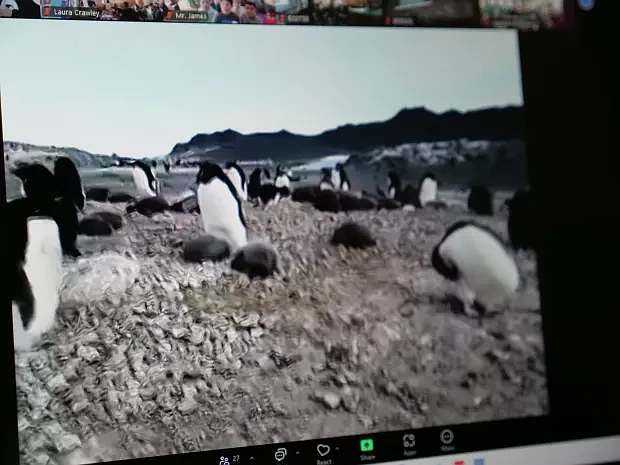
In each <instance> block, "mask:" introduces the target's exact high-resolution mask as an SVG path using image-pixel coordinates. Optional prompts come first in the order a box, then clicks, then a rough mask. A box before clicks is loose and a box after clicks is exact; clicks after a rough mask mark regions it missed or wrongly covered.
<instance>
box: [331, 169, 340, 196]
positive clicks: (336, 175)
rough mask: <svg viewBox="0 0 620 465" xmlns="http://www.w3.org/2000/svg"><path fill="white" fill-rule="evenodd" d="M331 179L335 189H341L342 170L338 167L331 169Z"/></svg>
mask: <svg viewBox="0 0 620 465" xmlns="http://www.w3.org/2000/svg"><path fill="white" fill-rule="evenodd" d="M336 166H337V165H336ZM330 180H331V182H332V186H334V189H336V190H339V189H340V182H341V180H340V171H339V170H338V169H337V168H336V167H335V168H332V169H331V170H330Z"/></svg>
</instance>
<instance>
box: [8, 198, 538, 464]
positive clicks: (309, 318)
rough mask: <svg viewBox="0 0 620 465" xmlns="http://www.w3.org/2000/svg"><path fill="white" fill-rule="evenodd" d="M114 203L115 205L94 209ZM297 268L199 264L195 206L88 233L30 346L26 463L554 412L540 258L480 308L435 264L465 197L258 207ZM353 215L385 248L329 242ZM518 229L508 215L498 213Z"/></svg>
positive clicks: (285, 263)
mask: <svg viewBox="0 0 620 465" xmlns="http://www.w3.org/2000/svg"><path fill="white" fill-rule="evenodd" d="M101 208H108V209H109V208H113V207H112V206H109V205H108V206H106V205H103V204H93V203H90V204H89V205H88V209H90V210H93V209H95V210H96V209H101ZM246 216H247V218H248V222H249V226H250V235H251V237H253V238H256V239H260V240H265V241H268V242H271V243H272V244H274V245H275V247H276V248H277V250H278V252H279V254H280V259H281V268H282V271H281V274H280V275H277V276H275V277H273V278H269V279H266V280H264V281H253V282H251V281H250V280H249V279H248V278H247V277H246V276H244V275H241V274H238V273H236V272H232V271H230V268H229V266H228V264H227V263H226V262H223V263H220V264H205V265H202V266H201V265H194V264H186V263H184V262H183V261H182V259H181V247H180V246H181V244H182V243H183V241H184V240H186V239H188V238H190V237H194V236H196V235H197V234H199V233H200V224H199V218H198V216H196V215H193V214H168V213H166V214H162V215H159V216H157V217H154V218H152V219H148V218H145V217H142V216H139V215H137V216H131V217H130V218H128V220H127V224H126V225H125V226H124V228H123V229H121V230H120V231H119V232H118V233H117V234H116V235H115V236H113V237H110V238H96V239H94V238H82V237H81V238H80V240H79V247H80V248H81V249H82V251H83V252H84V253H85V257H83V258H82V259H81V260H79V261H77V262H67V263H66V269H67V278H66V282H65V288H64V290H63V293H62V299H63V304H62V308H61V309H59V312H58V323H57V326H56V328H55V329H54V330H53V331H52V332H51V333H49V334H48V335H47V336H46V338H45V340H44V341H43V343H42V345H41V346H40V347H38V348H37V349H35V350H34V351H32V352H31V353H28V354H18V355H16V363H17V374H16V376H17V384H18V409H19V431H20V449H21V454H22V460H23V462H22V463H24V464H32V465H43V464H61V463H62V464H69V463H84V462H86V461H97V460H113V459H122V458H130V457H140V456H147V455H159V454H169V453H174V452H181V451H184V452H186V451H194V450H201V449H215V448H224V447H234V446H244V445H251V444H257V443H270V442H279V441H289V440H300V439H310V438H318V437H328V436H337V435H346V434H357V433H362V432H372V431H384V430H398V429H405V428H411V427H414V428H419V427H424V426H431V425H438V424H447V423H461V422H475V421H483V420H491V419H499V418H506V417H523V416H530V415H539V414H543V413H545V412H546V409H547V401H546V389H545V374H544V366H543V346H542V332H541V315H540V311H539V298H538V291H537V286H536V278H535V261H534V258H533V256H532V255H524V254H520V255H519V256H518V257H517V260H518V264H519V266H520V269H521V271H522V274H523V278H524V279H523V285H522V288H521V289H520V291H519V292H518V294H517V295H516V296H514V298H513V299H512V300H511V301H510V302H507V303H506V304H504V305H502V306H500V307H498V308H497V309H495V313H493V314H492V315H490V316H489V317H487V318H485V319H482V320H478V319H472V318H470V317H467V316H465V315H461V314H458V313H455V312H454V311H453V310H452V308H451V307H450V305H449V303H448V302H447V300H446V299H445V296H446V294H447V293H448V292H450V289H451V288H450V286H449V285H448V284H447V283H446V282H445V281H444V280H443V279H442V278H440V277H439V275H437V274H436V273H435V272H434V270H433V269H432V268H431V267H430V263H429V255H430V251H431V250H432V247H433V246H434V245H435V244H436V243H437V241H438V240H439V239H440V238H441V237H442V235H443V233H444V231H445V229H446V228H447V227H448V226H449V225H450V224H452V223H453V222H454V221H456V220H459V219H463V218H468V217H470V215H468V214H467V213H464V212H463V210H462V209H460V208H455V207H453V208H451V209H450V210H449V211H439V212H438V211H415V212H411V211H402V210H398V211H380V212H355V213H350V214H344V213H340V214H330V213H321V212H317V211H315V210H314V209H313V208H312V207H310V206H307V205H301V204H295V203H293V202H291V201H289V200H285V201H283V202H282V203H281V204H280V205H277V206H275V207H272V208H268V209H266V210H263V209H259V208H254V207H251V206H246ZM347 219H353V220H355V221H358V222H359V223H361V224H363V225H365V226H367V227H368V228H369V229H370V230H371V231H372V232H373V234H375V236H376V238H377V241H378V245H377V247H375V248H372V249H367V250H365V251H355V250H347V249H344V248H342V247H334V246H331V245H330V244H329V239H330V236H331V234H332V233H333V231H334V229H335V228H336V227H337V226H339V225H340V224H342V223H343V222H344V221H346V220H347ZM480 221H481V222H484V223H486V224H488V225H490V226H492V227H494V229H496V230H497V231H498V232H500V234H502V235H503V234H504V231H505V217H503V216H501V215H498V216H496V217H495V218H489V219H486V220H485V219H480Z"/></svg>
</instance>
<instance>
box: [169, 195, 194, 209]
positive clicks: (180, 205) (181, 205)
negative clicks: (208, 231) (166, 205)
mask: <svg viewBox="0 0 620 465" xmlns="http://www.w3.org/2000/svg"><path fill="white" fill-rule="evenodd" d="M170 209H171V210H172V211H175V212H179V213H192V212H200V207H199V206H198V198H197V197H196V196H195V195H192V196H189V197H186V198H184V199H181V200H177V201H176V202H175V203H173V204H172V205H171V206H170Z"/></svg>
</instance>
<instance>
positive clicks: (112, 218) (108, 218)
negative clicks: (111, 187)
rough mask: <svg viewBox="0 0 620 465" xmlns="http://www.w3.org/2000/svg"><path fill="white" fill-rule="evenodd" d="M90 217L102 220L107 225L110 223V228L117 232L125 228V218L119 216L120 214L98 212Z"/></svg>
mask: <svg viewBox="0 0 620 465" xmlns="http://www.w3.org/2000/svg"><path fill="white" fill-rule="evenodd" d="M90 216H91V217H97V218H101V219H102V220H104V221H105V222H106V223H108V224H109V225H110V226H112V228H113V229H115V230H118V229H121V228H122V227H123V217H122V216H121V215H119V214H118V213H114V212H108V211H98V212H95V213H92V214H91V215H90Z"/></svg>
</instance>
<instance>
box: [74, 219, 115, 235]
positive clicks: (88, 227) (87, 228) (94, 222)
mask: <svg viewBox="0 0 620 465" xmlns="http://www.w3.org/2000/svg"><path fill="white" fill-rule="evenodd" d="M113 232H114V228H112V226H111V225H110V224H109V223H108V222H107V221H105V220H104V219H103V218H100V217H98V216H94V215H91V216H85V217H84V218H82V219H81V220H80V223H79V225H78V234H80V235H82V236H111V235H112V233H113Z"/></svg>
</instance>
